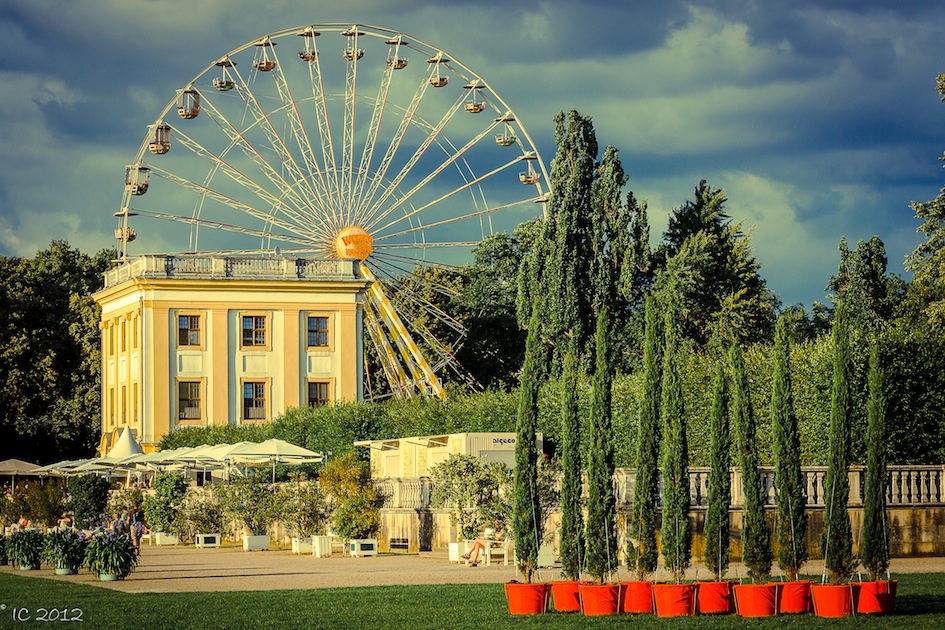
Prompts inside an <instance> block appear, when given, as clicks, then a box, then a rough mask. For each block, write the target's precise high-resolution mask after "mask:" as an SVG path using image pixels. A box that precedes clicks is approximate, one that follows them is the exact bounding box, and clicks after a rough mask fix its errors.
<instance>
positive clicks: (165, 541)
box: [151, 532, 180, 545]
mask: <svg viewBox="0 0 945 630" xmlns="http://www.w3.org/2000/svg"><path fill="white" fill-rule="evenodd" d="M151 542H152V543H153V544H155V545H178V544H180V537H178V535H177V534H167V533H165V532H152V533H151Z"/></svg>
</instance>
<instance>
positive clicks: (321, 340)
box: [308, 315, 328, 348]
mask: <svg viewBox="0 0 945 630" xmlns="http://www.w3.org/2000/svg"><path fill="white" fill-rule="evenodd" d="M308 347H309V348H327V347H328V317H326V316H324V315H312V316H310V317H309V318H308Z"/></svg>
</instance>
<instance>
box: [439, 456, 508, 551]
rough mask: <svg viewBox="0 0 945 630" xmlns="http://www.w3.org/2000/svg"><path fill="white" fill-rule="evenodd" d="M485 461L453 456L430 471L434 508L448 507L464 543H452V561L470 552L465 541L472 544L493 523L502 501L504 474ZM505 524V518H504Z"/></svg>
mask: <svg viewBox="0 0 945 630" xmlns="http://www.w3.org/2000/svg"><path fill="white" fill-rule="evenodd" d="M495 466H498V464H490V463H488V462H486V461H485V460H483V459H481V458H479V457H476V456H475V455H469V454H466V453H453V454H451V455H450V456H449V457H447V458H446V459H445V460H443V461H442V462H440V463H439V464H437V465H435V466H433V467H432V468H431V469H430V477H431V478H432V479H433V493H432V495H431V496H430V505H431V506H432V507H438V508H446V509H447V510H448V513H449V519H450V524H451V525H453V527H455V528H456V530H457V532H458V533H459V536H460V537H461V540H460V541H456V542H450V543H449V550H450V561H451V562H459V561H460V559H461V556H462V555H463V554H464V553H466V551H467V550H466V549H465V547H464V545H465V544H466V542H465V541H471V540H473V539H474V538H476V537H477V536H478V535H479V532H481V531H482V529H483V528H484V527H485V526H486V524H490V525H491V523H492V519H490V518H489V517H490V516H493V517H494V516H497V514H494V513H497V512H499V511H497V510H493V509H491V506H492V504H494V503H496V502H498V501H499V485H500V480H501V475H498V474H496V471H495V470H494V467H495ZM501 520H502V521H503V522H504V520H505V519H504V518H502V519H501Z"/></svg>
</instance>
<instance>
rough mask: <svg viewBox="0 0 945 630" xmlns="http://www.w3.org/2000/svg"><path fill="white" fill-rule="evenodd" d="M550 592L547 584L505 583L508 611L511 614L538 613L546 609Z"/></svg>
mask: <svg viewBox="0 0 945 630" xmlns="http://www.w3.org/2000/svg"><path fill="white" fill-rule="evenodd" d="M550 593H551V589H550V587H549V586H548V585H547V584H520V583H518V582H507V583H506V584H505V597H506V599H508V600H509V613H510V614H512V615H540V614H541V613H543V612H545V611H546V610H548V595H549V594H550Z"/></svg>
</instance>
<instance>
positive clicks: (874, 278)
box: [827, 236, 905, 330]
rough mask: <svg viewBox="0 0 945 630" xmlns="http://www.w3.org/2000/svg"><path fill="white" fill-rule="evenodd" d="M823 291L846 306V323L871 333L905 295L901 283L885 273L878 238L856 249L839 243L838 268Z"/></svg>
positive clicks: (883, 251)
mask: <svg viewBox="0 0 945 630" xmlns="http://www.w3.org/2000/svg"><path fill="white" fill-rule="evenodd" d="M827 290H828V291H832V292H833V293H834V294H835V295H836V297H837V299H838V300H843V301H844V302H846V305H847V315H848V316H849V318H850V323H851V324H852V325H853V326H855V327H856V328H858V329H860V330H873V329H875V327H876V326H877V325H878V323H879V322H884V321H888V320H890V319H891V318H892V316H893V314H894V311H895V308H896V305H897V304H898V303H899V301H900V299H901V298H902V294H903V292H904V291H905V283H904V282H903V281H902V280H901V279H899V278H897V277H896V276H891V275H887V273H886V247H885V245H884V244H883V241H882V240H880V238H879V237H878V236H874V237H872V238H871V239H870V240H869V241H866V242H864V241H862V240H860V241H859V242H857V245H856V249H855V250H853V251H851V250H850V249H849V248H848V247H847V241H846V238H841V239H840V268H839V271H838V273H837V275H836V276H832V277H831V278H830V282H829V283H828V285H827Z"/></svg>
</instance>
